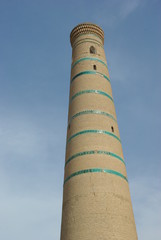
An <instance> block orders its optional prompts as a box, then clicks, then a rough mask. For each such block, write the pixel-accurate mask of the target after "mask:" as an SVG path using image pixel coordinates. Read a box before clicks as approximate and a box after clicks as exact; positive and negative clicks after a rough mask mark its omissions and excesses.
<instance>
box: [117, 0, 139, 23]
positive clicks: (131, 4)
mask: <svg viewBox="0 0 161 240" xmlns="http://www.w3.org/2000/svg"><path fill="white" fill-rule="evenodd" d="M140 4H141V1H140V0H133V1H131V0H126V1H122V4H121V5H120V9H119V17H120V18H121V19H125V18H127V17H128V16H129V15H130V14H131V13H132V12H134V11H135V10H136V9H137V8H138V6H139V5H140Z"/></svg>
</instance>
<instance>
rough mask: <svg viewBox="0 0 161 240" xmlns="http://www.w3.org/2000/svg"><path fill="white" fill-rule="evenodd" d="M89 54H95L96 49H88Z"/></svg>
mask: <svg viewBox="0 0 161 240" xmlns="http://www.w3.org/2000/svg"><path fill="white" fill-rule="evenodd" d="M90 53H92V54H96V49H95V47H93V46H91V47H90Z"/></svg>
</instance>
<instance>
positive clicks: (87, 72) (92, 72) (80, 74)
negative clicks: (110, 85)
mask: <svg viewBox="0 0 161 240" xmlns="http://www.w3.org/2000/svg"><path fill="white" fill-rule="evenodd" d="M84 74H98V75H100V76H102V77H104V78H105V79H106V80H107V81H109V82H110V79H109V78H108V77H107V76H106V75H104V74H103V73H100V72H96V71H84V72H80V73H78V74H76V75H75V76H74V77H73V78H72V79H71V83H72V82H73V81H74V80H75V79H76V78H77V77H79V76H82V75H84Z"/></svg>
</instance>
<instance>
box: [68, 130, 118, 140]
mask: <svg viewBox="0 0 161 240" xmlns="http://www.w3.org/2000/svg"><path fill="white" fill-rule="evenodd" d="M88 133H101V134H107V135H109V136H111V137H114V138H116V139H117V140H118V141H119V142H121V140H120V138H118V137H117V136H116V135H115V134H113V133H111V132H107V131H105V130H96V129H89V130H84V131H81V132H77V133H75V134H73V135H72V136H71V137H69V138H68V140H67V143H69V142H70V141H71V140H72V139H73V138H75V137H77V136H79V135H83V134H88Z"/></svg>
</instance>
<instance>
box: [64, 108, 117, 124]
mask: <svg viewBox="0 0 161 240" xmlns="http://www.w3.org/2000/svg"><path fill="white" fill-rule="evenodd" d="M85 114H100V115H104V116H106V117H110V118H112V119H113V120H114V121H115V122H117V121H116V119H115V118H114V117H113V116H112V115H111V114H109V113H106V112H103V111H99V110H85V111H82V112H78V113H76V114H75V115H73V116H72V117H71V118H70V120H69V122H68V124H70V123H71V121H72V120H73V119H75V118H76V117H79V116H81V115H85Z"/></svg>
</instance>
